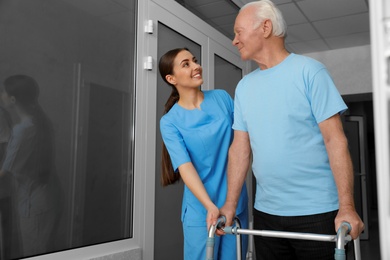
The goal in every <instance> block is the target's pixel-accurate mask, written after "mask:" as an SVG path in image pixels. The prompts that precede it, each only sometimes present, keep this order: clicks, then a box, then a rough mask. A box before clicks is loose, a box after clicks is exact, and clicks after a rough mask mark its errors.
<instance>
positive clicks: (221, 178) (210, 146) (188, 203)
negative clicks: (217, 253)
mask: <svg viewBox="0 0 390 260" xmlns="http://www.w3.org/2000/svg"><path fill="white" fill-rule="evenodd" d="M203 93H204V100H203V102H202V103H201V105H200V109H193V110H188V109H185V108H183V107H181V106H180V105H178V104H177V103H176V104H175V105H174V106H173V107H172V108H171V110H170V111H169V112H168V113H167V114H165V115H164V116H163V117H162V118H161V120H160V131H161V135H162V138H163V141H164V143H165V146H166V148H167V150H168V152H169V155H170V157H171V161H172V165H173V168H174V170H175V171H177V169H178V167H179V166H180V165H182V164H184V163H187V162H192V164H193V165H194V167H195V169H196V170H197V172H198V174H199V177H200V179H201V180H202V182H203V184H204V186H205V189H206V191H207V193H208V195H209V196H210V199H211V200H212V201H213V202H214V204H215V205H216V206H217V207H218V208H220V207H222V206H223V204H224V203H225V199H226V193H227V159H228V150H229V146H230V144H231V142H232V139H233V130H232V124H233V109H234V104H233V100H232V98H231V97H230V95H229V94H228V93H227V92H226V91H224V90H209V91H203ZM178 174H179V173H178ZM244 203H247V192H246V186H245V185H244V187H243V190H242V194H241V197H240V201H239V204H238V207H237V214H239V213H240V212H242V210H243V209H244V208H245V206H244ZM206 215H207V211H206V209H205V208H204V207H203V205H202V204H201V203H200V201H199V200H198V199H197V198H196V197H195V196H194V194H193V193H192V192H191V191H190V190H189V189H188V187H187V186H185V188H184V195H183V203H182V214H181V218H182V221H183V220H184V217H185V218H186V221H189V222H190V223H192V225H194V226H205V225H206Z"/></svg>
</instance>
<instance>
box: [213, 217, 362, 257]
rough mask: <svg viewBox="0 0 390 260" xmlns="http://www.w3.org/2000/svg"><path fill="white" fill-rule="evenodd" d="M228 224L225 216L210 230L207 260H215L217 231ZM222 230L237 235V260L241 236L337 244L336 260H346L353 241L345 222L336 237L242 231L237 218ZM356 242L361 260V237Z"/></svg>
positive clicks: (239, 254)
mask: <svg viewBox="0 0 390 260" xmlns="http://www.w3.org/2000/svg"><path fill="white" fill-rule="evenodd" d="M225 222H226V218H225V217H224V216H222V217H220V218H219V219H218V221H217V225H212V226H211V227H210V229H209V235H208V238H207V243H206V260H214V240H215V231H216V230H217V228H219V227H221V226H222V225H223V224H224V223H225ZM222 230H223V231H224V232H225V233H226V234H232V235H236V241H237V243H236V244H237V260H241V237H240V235H241V234H244V235H255V236H263V237H274V238H290V239H304V240H314V241H323V242H335V243H336V248H335V254H334V259H335V260H345V259H346V255H345V248H344V247H345V245H346V244H347V243H348V242H350V241H351V240H352V238H351V236H350V235H348V233H349V232H350V231H351V225H350V224H349V223H347V222H343V223H342V224H341V225H340V228H339V229H338V231H337V234H336V235H322V234H311V233H297V232H285V231H268V230H250V229H242V228H241V225H240V220H239V219H238V218H237V217H236V218H235V219H234V225H233V226H230V227H224V228H222ZM353 242H354V252H355V260H361V256H360V239H359V237H358V238H357V239H355V240H353Z"/></svg>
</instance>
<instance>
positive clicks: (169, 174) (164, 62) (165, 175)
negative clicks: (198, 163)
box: [158, 48, 189, 187]
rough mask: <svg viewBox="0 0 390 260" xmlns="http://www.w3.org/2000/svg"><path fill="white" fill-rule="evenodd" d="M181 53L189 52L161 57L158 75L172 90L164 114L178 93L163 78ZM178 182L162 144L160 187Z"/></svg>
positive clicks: (168, 53) (171, 52) (178, 177)
mask: <svg viewBox="0 0 390 260" xmlns="http://www.w3.org/2000/svg"><path fill="white" fill-rule="evenodd" d="M182 51H189V50H188V49H187V48H177V49H173V50H170V51H168V52H167V53H165V54H164V55H163V56H161V58H160V61H159V64H158V68H159V70H160V75H161V77H162V79H163V80H164V81H165V82H166V83H167V84H168V85H169V86H171V88H172V92H171V95H170V96H169V98H168V100H167V102H166V103H165V106H164V114H166V113H168V111H169V110H170V109H171V108H172V107H173V105H174V104H175V103H176V102H177V101H178V100H179V98H180V96H179V92H178V91H177V89H176V87H175V86H174V85H172V84H170V83H169V82H168V81H167V79H166V78H165V77H166V76H167V75H172V74H173V62H174V60H175V58H176V56H177V54H179V53H180V52H182ZM178 181H180V173H179V171H177V172H175V171H174V169H173V166H172V161H171V157H170V155H169V153H168V150H167V148H166V146H165V144H164V142H163V144H162V154H161V184H162V186H164V187H165V186H168V185H170V184H174V183H176V182H178Z"/></svg>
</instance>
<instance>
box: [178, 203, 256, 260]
mask: <svg viewBox="0 0 390 260" xmlns="http://www.w3.org/2000/svg"><path fill="white" fill-rule="evenodd" d="M237 217H238V218H239V219H240V222H241V228H245V229H247V228H248V209H247V208H246V209H245V210H244V211H243V212H242V213H241V214H239V215H238V216H237ZM183 232H184V260H203V259H206V242H207V238H208V230H207V228H206V226H205V225H202V226H193V225H191V223H186V221H185V219H184V222H183ZM241 242H242V244H241V251H242V259H245V258H246V251H247V249H248V236H247V235H241ZM236 259H237V246H236V236H235V235H229V234H227V235H224V236H217V235H215V246H214V260H236Z"/></svg>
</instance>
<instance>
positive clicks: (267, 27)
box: [261, 19, 272, 38]
mask: <svg viewBox="0 0 390 260" xmlns="http://www.w3.org/2000/svg"><path fill="white" fill-rule="evenodd" d="M261 29H262V30H263V33H264V37H265V38H268V37H270V36H272V22H271V20H270V19H266V20H264V21H263V24H262V27H261Z"/></svg>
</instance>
